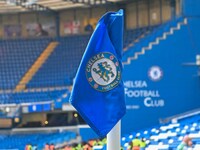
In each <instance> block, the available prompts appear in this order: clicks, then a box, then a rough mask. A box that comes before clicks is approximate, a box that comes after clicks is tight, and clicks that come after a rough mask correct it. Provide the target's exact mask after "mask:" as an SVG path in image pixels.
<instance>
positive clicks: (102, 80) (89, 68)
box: [86, 52, 121, 92]
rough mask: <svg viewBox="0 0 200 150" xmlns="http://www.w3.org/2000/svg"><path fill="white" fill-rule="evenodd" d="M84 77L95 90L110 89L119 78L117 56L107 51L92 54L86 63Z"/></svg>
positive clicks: (115, 84)
mask: <svg viewBox="0 0 200 150" xmlns="http://www.w3.org/2000/svg"><path fill="white" fill-rule="evenodd" d="M86 77H87V80H88V82H89V84H90V85H91V86H92V87H93V88H94V89H95V90H98V91H101V92H106V91H109V90H112V89H113V88H115V87H116V86H117V85H118V84H119V83H120V80H121V70H120V67H119V62H118V60H117V58H116V57H115V56H114V55H113V54H112V53H108V52H103V53H99V54H97V55H95V56H93V57H92V58H90V60H89V61H88V63H87V65H86Z"/></svg>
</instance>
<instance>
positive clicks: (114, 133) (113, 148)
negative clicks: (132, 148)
mask: <svg viewBox="0 0 200 150" xmlns="http://www.w3.org/2000/svg"><path fill="white" fill-rule="evenodd" d="M120 142H121V120H119V122H118V123H117V124H116V125H115V126H114V127H113V129H112V130H111V131H110V132H109V133H108V134H107V150H120V147H121V143H120Z"/></svg>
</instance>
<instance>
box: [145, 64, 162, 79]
mask: <svg viewBox="0 0 200 150" xmlns="http://www.w3.org/2000/svg"><path fill="white" fill-rule="evenodd" d="M148 75H149V78H150V79H151V80H152V81H159V80H160V79H161V78H162V76H163V72H162V70H161V68H160V67H158V66H152V67H151V68H150V69H149V71H148Z"/></svg>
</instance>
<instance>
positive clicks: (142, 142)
mask: <svg viewBox="0 0 200 150" xmlns="http://www.w3.org/2000/svg"><path fill="white" fill-rule="evenodd" d="M145 147H146V140H145V138H142V139H141V142H140V150H145Z"/></svg>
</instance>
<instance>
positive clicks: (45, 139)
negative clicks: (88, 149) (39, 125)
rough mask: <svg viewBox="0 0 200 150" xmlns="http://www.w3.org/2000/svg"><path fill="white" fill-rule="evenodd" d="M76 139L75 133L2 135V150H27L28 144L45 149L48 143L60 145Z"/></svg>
mask: <svg viewBox="0 0 200 150" xmlns="http://www.w3.org/2000/svg"><path fill="white" fill-rule="evenodd" d="M75 138H76V133H74V132H66V131H64V132H53V133H15V134H0V149H18V150H23V149H25V146H26V144H31V145H37V147H38V149H43V148H44V146H45V144H46V143H49V144H51V143H53V144H54V145H59V144H61V143H64V142H69V141H70V140H72V139H75Z"/></svg>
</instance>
